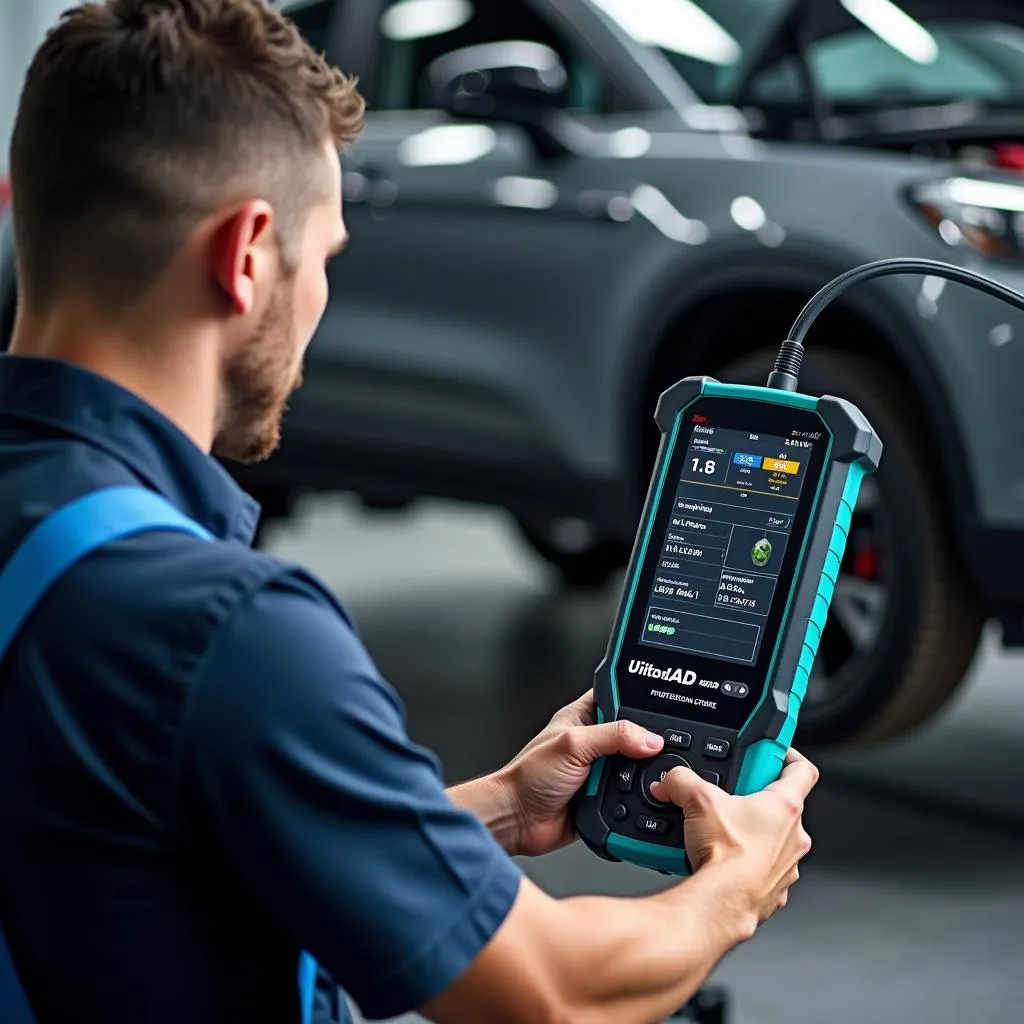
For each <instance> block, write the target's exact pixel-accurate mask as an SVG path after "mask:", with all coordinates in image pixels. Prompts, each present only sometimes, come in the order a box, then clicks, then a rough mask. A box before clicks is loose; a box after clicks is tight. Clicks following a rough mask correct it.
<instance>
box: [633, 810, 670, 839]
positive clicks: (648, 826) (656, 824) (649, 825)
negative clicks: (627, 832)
mask: <svg viewBox="0 0 1024 1024" xmlns="http://www.w3.org/2000/svg"><path fill="white" fill-rule="evenodd" d="M668 826H669V823H668V822H667V821H666V820H665V819H664V818H652V817H650V815H647V814H641V815H640V817H639V818H637V819H636V827H637V828H638V829H639V830H640V831H641V832H653V833H654V835H656V836H663V835H664V834H665V833H666V832H667V831H668Z"/></svg>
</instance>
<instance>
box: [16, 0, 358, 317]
mask: <svg viewBox="0 0 1024 1024" xmlns="http://www.w3.org/2000/svg"><path fill="white" fill-rule="evenodd" d="M363 117H364V103H363V99H362V97H361V96H360V95H359V93H358V92H357V90H356V82H355V80H354V79H351V78H348V77H346V76H345V75H343V74H342V73H341V72H340V71H338V70H337V69H336V68H333V67H331V66H330V65H328V64H327V62H326V61H325V60H324V59H323V57H322V56H320V55H319V54H317V53H315V52H314V51H313V50H312V49H311V48H310V47H309V45H308V44H307V43H306V42H305V41H304V40H303V38H302V37H301V36H300V34H299V32H298V30H297V29H296V28H295V26H294V24H293V23H292V22H291V21H290V20H288V19H287V18H286V17H284V16H283V15H281V14H280V13H278V12H277V11H275V10H273V9H272V8H271V7H269V6H268V5H267V4H266V3H264V2H263V0H105V2H99V3H86V4H83V5H82V6H79V7H76V8H74V9H72V10H70V11H67V12H66V13H65V14H64V15H63V16H62V17H61V19H60V21H59V22H58V24H57V25H56V26H55V27H54V28H53V29H52V30H51V31H50V32H49V34H48V35H47V37H46V39H45V41H44V42H43V44H42V45H41V47H40V48H39V50H38V52H37V53H36V55H35V57H34V59H33V62H32V65H31V67H30V69H29V71H28V75H27V78H26V81H25V86H24V89H23V92H22V96H21V102H20V106H19V110H18V115H17V120H16V123H15V129H14V135H13V139H12V143H11V161H10V167H11V179H12V185H13V189H14V203H13V214H14V231H15V241H16V247H17V253H18V263H19V278H20V284H21V301H22V302H24V303H25V304H26V306H27V307H28V308H30V309H32V310H34V311H35V312H37V313H41V312H45V311H46V310H48V309H49V308H51V307H52V305H53V304H54V303H55V302H56V301H57V300H58V299H59V298H60V297H61V296H63V295H64V294H65V293H66V292H68V291H69V290H70V291H75V292H85V293H86V294H88V296H89V297H90V299H91V300H92V301H94V302H96V303H97V304H98V305H99V306H100V307H101V308H103V309H104V310H105V311H106V312H108V313H111V314H116V313H118V312H120V311H122V310H123V309H124V308H126V307H128V306H130V305H131V304H132V303H134V302H135V301H137V300H138V299H139V298H140V297H141V296H142V295H143V294H144V293H145V292H146V290H147V289H148V288H149V287H150V286H151V285H152V284H153V283H154V282H155V280H156V279H157V278H158V277H159V275H160V274H161V273H162V272H163V271H164V270H165V269H166V267H167V266H168V265H169V263H170V262H171V261H172V259H173V258H174V256H175V255H176V254H177V252H178V251H179V250H180V248H181V246H182V245H183V244H184V242H185V240H186V238H187V237H188V235H189V233H190V231H191V230H192V229H193V228H194V226H195V225H196V224H197V223H198V222H199V221H200V220H201V219H203V218H204V217H205V216H208V215H209V214H210V213H212V212H213V211H214V210H216V209H217V208H218V207H219V206H220V205H222V204H224V203H227V202H231V201H235V200H238V199H243V198H250V197H260V198H264V199H266V200H267V201H269V202H270V203H271V204H272V205H273V206H274V209H275V215H276V216H275V221H276V224H277V232H278V241H279V244H280V246H281V250H282V256H283V257H284V258H285V260H286V261H287V262H293V261H294V259H295V256H296V249H297V246H298V242H299V240H300V238H301V233H302V230H303V227H304V224H305V221H306V218H307V217H308V213H309V210H310V208H311V206H312V205H313V204H314V203H315V202H317V201H319V200H320V199H321V198H322V197H323V196H324V195H325V194H326V188H327V185H328V184H329V183H328V182H326V181H325V180H324V179H323V177H322V175H321V176H320V177H319V178H318V177H317V174H316V173H313V171H312V170H311V168H319V167H321V166H322V160H321V159H320V158H321V155H322V153H323V149H324V146H325V145H327V143H328V141H333V143H334V144H335V145H336V146H337V147H338V148H339V149H343V148H344V147H345V146H346V145H348V144H349V143H351V142H352V141H354V140H355V138H356V137H357V136H358V135H359V133H360V132H361V130H362V128H363Z"/></svg>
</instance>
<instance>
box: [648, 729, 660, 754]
mask: <svg viewBox="0 0 1024 1024" xmlns="http://www.w3.org/2000/svg"><path fill="white" fill-rule="evenodd" d="M644 746H645V747H647V749H648V750H657V749H658V747H660V746H661V737H660V736H659V735H658V734H657V733H656V732H647V733H644Z"/></svg>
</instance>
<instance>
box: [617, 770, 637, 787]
mask: <svg viewBox="0 0 1024 1024" xmlns="http://www.w3.org/2000/svg"><path fill="white" fill-rule="evenodd" d="M634 775H636V765H635V764H621V765H619V767H618V768H617V769H616V770H615V782H616V785H618V787H619V791H620V792H622V793H629V792H630V791H631V790H632V789H633V776H634Z"/></svg>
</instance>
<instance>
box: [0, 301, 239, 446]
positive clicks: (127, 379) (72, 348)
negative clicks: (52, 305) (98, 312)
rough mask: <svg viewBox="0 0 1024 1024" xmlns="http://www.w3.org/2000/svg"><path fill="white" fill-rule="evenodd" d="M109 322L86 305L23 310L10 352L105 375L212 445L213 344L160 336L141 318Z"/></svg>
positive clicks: (200, 443)
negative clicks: (34, 312)
mask: <svg viewBox="0 0 1024 1024" xmlns="http://www.w3.org/2000/svg"><path fill="white" fill-rule="evenodd" d="M141 320H142V318H139V321H140V322H139V323H136V324H133V323H125V324H119V325H118V326H117V327H116V328H111V327H107V326H103V325H101V324H99V323H98V322H97V321H96V320H95V319H94V318H93V317H91V316H90V315H89V314H88V313H87V312H85V311H82V310H72V309H66V310H59V311H56V312H54V313H53V314H50V315H47V316H46V317H44V318H39V317H33V316H30V315H27V314H25V313H24V312H23V311H22V312H20V313H19V316H18V320H17V322H16V324H15V330H14V335H13V337H12V339H11V345H10V349H9V351H10V352H11V354H12V355H23V356H36V357H40V358H44V359H58V360H61V361H63V362H67V363H72V364H74V365H76V366H81V367H82V368H83V369H86V370H90V371H92V372H93V373H96V374H99V375H100V376H102V377H106V378H107V379H108V380H111V381H113V382H114V383H116V384H119V385H120V386H121V387H123V388H125V389H127V390H128V391H131V392H133V393H134V394H136V395H138V397H139V398H141V399H142V400H143V401H145V402H147V403H148V404H149V405H151V406H153V408H155V409H156V410H157V411H158V412H160V413H162V414H163V415H164V416H166V417H167V418H168V419H169V420H170V421H171V422H172V423H174V424H175V425H176V426H178V428H179V429H180V430H182V431H183V432H184V433H185V434H186V435H188V437H190V438H191V439H192V441H193V442H194V443H195V444H196V446H197V447H199V448H200V449H201V450H202V451H204V452H209V451H210V449H211V448H212V446H213V438H214V430H215V422H216V410H217V403H218V399H219V394H218V386H219V385H218V380H219V357H218V353H217V350H216V346H215V344H213V343H212V342H210V343H207V344H204V343H203V341H202V339H199V338H188V337H186V338H184V339H181V338H175V339H174V341H171V340H169V339H168V338H165V337H161V336H160V332H158V331H155V330H153V329H152V328H150V329H146V327H144V326H143V324H142V323H141Z"/></svg>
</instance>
